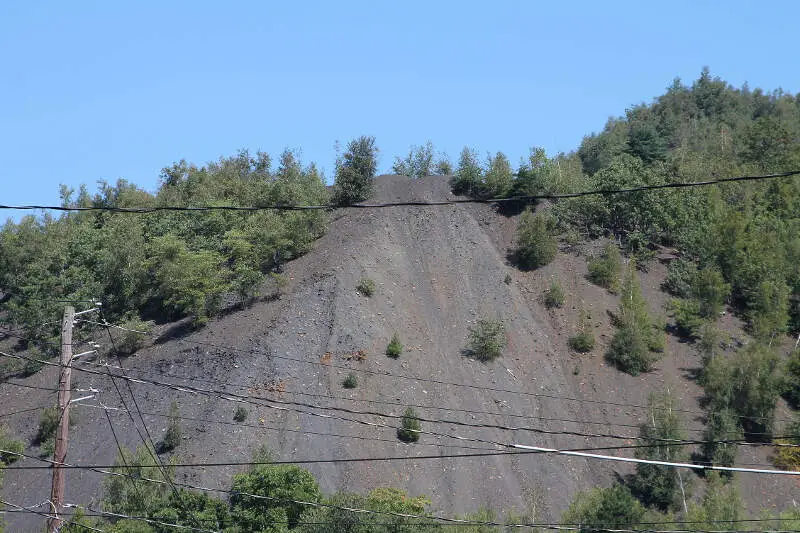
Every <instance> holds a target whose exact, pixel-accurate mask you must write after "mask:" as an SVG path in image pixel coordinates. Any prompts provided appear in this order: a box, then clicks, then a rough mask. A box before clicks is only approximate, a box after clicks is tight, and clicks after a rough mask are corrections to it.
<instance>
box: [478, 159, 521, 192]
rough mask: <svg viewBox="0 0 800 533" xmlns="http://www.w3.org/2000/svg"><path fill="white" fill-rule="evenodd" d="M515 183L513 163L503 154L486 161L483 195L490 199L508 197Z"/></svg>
mask: <svg viewBox="0 0 800 533" xmlns="http://www.w3.org/2000/svg"><path fill="white" fill-rule="evenodd" d="M513 181H514V172H513V170H511V163H509V162H508V157H506V155H505V154H504V153H503V152H497V153H496V154H495V155H494V157H492V156H489V158H488V159H487V161H486V173H485V174H484V176H483V186H482V195H484V196H486V197H488V198H502V197H504V196H507V195H508V193H509V191H510V190H511V186H512V184H513Z"/></svg>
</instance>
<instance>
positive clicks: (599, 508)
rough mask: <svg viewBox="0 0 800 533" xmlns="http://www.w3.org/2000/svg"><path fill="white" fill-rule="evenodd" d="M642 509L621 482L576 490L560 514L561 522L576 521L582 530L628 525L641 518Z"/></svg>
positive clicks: (570, 522)
mask: <svg viewBox="0 0 800 533" xmlns="http://www.w3.org/2000/svg"><path fill="white" fill-rule="evenodd" d="M644 514H645V509H644V507H642V504H641V503H639V502H638V501H636V498H634V497H633V495H632V494H631V491H630V490H629V489H628V488H627V487H626V486H624V485H620V484H615V485H613V486H611V487H608V488H597V489H592V490H589V491H586V492H579V493H578V494H577V495H576V496H575V499H574V500H572V503H570V505H569V508H568V509H567V510H566V511H565V512H564V514H563V516H562V517H561V522H562V523H563V524H569V525H573V524H578V527H580V528H581V533H590V532H594V531H598V530H602V529H607V528H611V529H617V528H620V529H621V528H631V527H633V526H635V525H636V524H637V523H639V522H640V521H641V520H642V517H643V516H644Z"/></svg>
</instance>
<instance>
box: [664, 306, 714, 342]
mask: <svg viewBox="0 0 800 533" xmlns="http://www.w3.org/2000/svg"><path fill="white" fill-rule="evenodd" d="M669 309H670V310H671V311H672V316H673V318H674V319H675V325H676V326H677V327H678V332H679V333H680V334H681V335H683V336H684V337H696V336H697V335H698V334H699V332H700V329H701V328H702V326H703V324H705V320H703V318H702V317H701V316H700V302H698V301H697V300H689V299H683V298H675V299H673V300H672V301H671V302H670V303H669Z"/></svg>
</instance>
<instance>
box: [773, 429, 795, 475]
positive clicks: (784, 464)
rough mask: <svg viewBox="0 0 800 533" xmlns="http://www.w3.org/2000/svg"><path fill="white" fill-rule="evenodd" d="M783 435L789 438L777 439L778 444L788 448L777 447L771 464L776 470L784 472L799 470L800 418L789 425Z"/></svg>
mask: <svg viewBox="0 0 800 533" xmlns="http://www.w3.org/2000/svg"><path fill="white" fill-rule="evenodd" d="M785 433H786V434H787V435H789V438H786V439H779V440H778V441H777V443H778V444H788V445H789V446H778V447H777V449H776V450H775V456H774V457H773V458H772V462H773V463H774V464H775V466H777V467H778V468H782V469H784V470H800V448H798V447H797V446H798V445H800V417H798V419H797V421H796V422H793V423H791V424H789V426H788V427H787V428H786V431H785Z"/></svg>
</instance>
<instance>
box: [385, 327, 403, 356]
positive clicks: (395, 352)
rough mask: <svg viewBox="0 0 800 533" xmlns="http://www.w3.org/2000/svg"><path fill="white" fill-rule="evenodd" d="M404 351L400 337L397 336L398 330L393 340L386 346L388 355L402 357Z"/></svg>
mask: <svg viewBox="0 0 800 533" xmlns="http://www.w3.org/2000/svg"><path fill="white" fill-rule="evenodd" d="M401 353H403V344H402V343H401V342H400V337H398V336H397V332H395V334H394V335H393V336H392V340H391V342H389V345H388V346H387V347H386V355H388V356H389V357H393V358H395V359H396V358H398V357H400V354H401Z"/></svg>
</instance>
